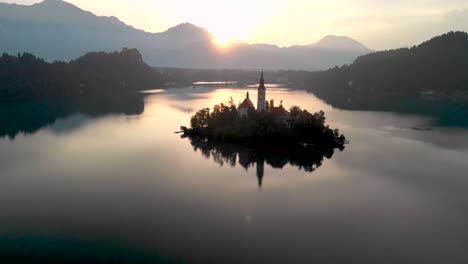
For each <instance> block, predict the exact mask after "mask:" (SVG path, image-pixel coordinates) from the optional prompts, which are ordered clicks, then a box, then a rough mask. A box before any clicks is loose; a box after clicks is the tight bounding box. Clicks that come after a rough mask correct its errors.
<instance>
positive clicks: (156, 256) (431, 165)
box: [0, 87, 468, 263]
mask: <svg viewBox="0 0 468 264" xmlns="http://www.w3.org/2000/svg"><path fill="white" fill-rule="evenodd" d="M249 89H251V99H252V101H256V93H255V92H252V90H253V88H249ZM247 91H248V90H247V89H227V88H222V87H220V88H219V89H213V88H206V87H198V88H186V89H169V90H166V91H158V92H157V93H154V94H146V95H145V97H144V98H141V101H143V102H144V107H143V109H142V104H141V101H140V100H135V102H134V104H135V107H132V106H131V105H126V106H125V109H127V110H125V111H123V110H122V111H117V109H118V107H115V108H112V109H103V110H102V109H101V111H100V110H99V109H96V108H93V107H91V109H93V111H81V113H80V111H67V112H66V113H65V114H62V113H63V111H61V112H60V115H58V114H57V115H56V116H54V114H53V113H55V112H54V111H52V112H49V113H52V114H48V115H46V116H47V118H41V117H40V116H38V117H37V118H35V119H34V118H33V121H34V122H39V125H36V126H34V127H33V128H30V129H25V128H22V127H23V126H22V124H15V126H13V128H14V130H12V129H10V130H8V124H7V127H6V128H4V129H5V130H6V131H9V132H10V133H9V134H13V135H14V139H13V137H11V136H10V137H8V136H7V135H9V134H7V133H4V132H2V133H3V134H2V135H1V136H2V137H1V138H0V211H1V212H2V217H1V218H0V258H1V256H5V257H8V256H10V257H13V256H21V255H22V256H32V257H35V258H36V259H47V260H48V261H60V260H72V261H76V260H79V259H82V260H84V261H86V260H99V259H103V260H111V261H112V260H122V259H123V260H133V261H135V262H152V263H154V262H171V261H180V262H184V263H185V262H189V263H241V262H246V263H314V262H317V263H351V262H352V263H443V262H445V263H463V262H464V261H468V255H467V254H466V237H467V236H468V232H467V231H466V219H467V217H468V210H467V209H468V203H467V201H468V199H467V198H468V197H467V194H466V190H465V189H466V188H465V186H466V184H468V178H467V177H466V175H467V173H466V172H467V171H468V165H467V163H466V161H467V160H468V143H467V142H466V137H467V136H468V129H466V128H464V127H461V126H450V127H443V126H440V124H441V122H438V121H437V120H435V119H434V118H431V117H428V116H420V115H417V114H411V115H407V114H398V113H390V112H370V111H345V110H339V109H336V108H334V107H333V106H331V105H328V104H327V103H325V102H324V101H322V100H320V99H318V98H317V97H315V96H314V95H313V94H310V93H306V92H304V91H295V90H291V89H287V88H282V87H276V88H270V89H268V92H267V98H268V99H272V98H274V99H275V102H276V103H279V102H280V100H283V102H284V105H285V107H290V106H292V105H299V106H301V107H303V108H305V109H308V110H309V111H310V112H315V111H319V110H324V111H325V114H326V117H327V123H328V124H329V125H330V126H331V127H336V128H339V129H340V131H341V132H343V133H344V134H345V135H346V137H347V139H349V141H350V144H349V145H346V149H345V150H344V151H342V152H341V151H335V152H334V154H333V155H332V157H331V158H327V157H325V158H324V159H323V162H322V164H321V166H319V167H318V168H317V169H316V170H314V171H313V172H308V171H305V170H303V169H299V168H298V167H297V166H294V165H291V164H286V165H285V166H284V167H282V168H273V167H272V166H270V165H268V164H265V167H264V176H263V184H262V188H261V190H260V189H259V186H258V179H257V170H256V168H255V166H256V164H255V163H254V164H251V165H249V166H247V167H248V169H246V168H245V167H244V166H241V164H239V162H240V160H239V157H236V163H235V164H234V166H232V165H231V163H228V162H224V163H223V162H219V161H220V160H221V161H222V159H219V157H218V159H217V157H213V156H210V157H206V156H204V155H203V154H202V152H201V151H200V150H198V151H194V146H193V145H192V144H191V143H190V142H189V140H188V139H181V138H180V135H179V134H175V133H174V132H175V131H178V130H179V127H180V126H181V125H185V126H188V125H189V120H190V116H191V115H193V114H194V112H195V111H196V110H198V109H200V108H203V107H207V106H208V107H212V106H213V105H214V104H216V103H219V102H222V101H228V100H229V98H230V96H232V97H233V99H234V100H235V101H236V102H238V101H241V100H243V99H244V97H245V94H246V92H247ZM129 104H131V103H129ZM11 111H13V112H14V111H15V109H14V106H12V110H11ZM18 111H19V110H18ZM91 113H92V114H91ZM51 115H52V116H51ZM32 116H34V115H32ZM54 117H55V118H54ZM41 120H45V121H44V122H43V123H42V125H41ZM33 121H30V122H33ZM30 122H29V123H30ZM26 123H28V122H26ZM429 129H431V130H429ZM2 131H4V130H2ZM21 131H26V132H27V133H26V134H24V133H22V132H21ZM383 260H385V261H383Z"/></svg>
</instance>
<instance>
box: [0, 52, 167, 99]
mask: <svg viewBox="0 0 468 264" xmlns="http://www.w3.org/2000/svg"><path fill="white" fill-rule="evenodd" d="M161 80H162V78H161V75H160V73H159V72H158V71H156V70H155V69H153V68H152V67H150V66H148V65H147V64H146V63H144V62H143V58H142V56H141V54H140V53H139V52H138V50H135V49H123V50H122V51H121V52H114V53H104V52H93V53H88V54H86V55H84V56H82V57H80V58H78V59H77V60H73V61H71V62H69V63H66V62H59V61H56V62H53V63H48V62H45V61H44V60H42V59H38V58H36V57H35V56H34V55H31V54H28V53H24V54H18V55H17V56H10V55H8V54H3V56H2V57H0V100H6V99H7V100H11V99H24V98H29V99H31V98H34V99H44V98H61V99H63V98H70V99H76V98H77V97H83V96H86V97H90V96H99V97H103V96H108V95H109V94H122V93H124V94H126V93H135V92H137V91H140V90H143V89H154V88H157V87H159V86H160V85H161V82H162V81H161Z"/></svg>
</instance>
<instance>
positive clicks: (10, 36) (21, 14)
mask: <svg viewBox="0 0 468 264" xmlns="http://www.w3.org/2000/svg"><path fill="white" fill-rule="evenodd" d="M0 28H1V30H0V52H6V53H10V54H16V53H18V52H21V53H22V52H28V53H32V54H35V55H37V56H39V57H42V58H44V59H46V60H47V61H53V60H65V61H68V60H71V59H74V58H77V57H78V56H80V55H82V54H84V53H86V52H91V51H106V52H112V51H116V50H120V49H121V48H122V47H132V48H137V49H138V50H140V51H141V53H142V54H143V57H144V59H145V61H146V62H148V63H149V64H150V65H152V66H159V67H186V68H235V69H240V68H244V69H245V68H251V69H258V68H260V67H262V66H263V67H265V68H266V69H305V70H320V69H327V68H329V67H333V66H335V65H343V64H345V63H351V62H352V61H353V60H354V59H355V58H356V57H358V56H359V55H363V54H366V53H368V52H370V50H368V49H367V48H365V47H364V46H362V45H361V44H359V43H357V42H356V41H354V40H351V39H348V38H345V37H326V38H325V39H324V40H322V41H319V42H318V43H316V44H312V45H307V46H292V47H288V48H280V47H277V46H274V45H266V44H254V45H249V44H246V43H236V44H235V45H233V46H232V47H231V48H230V49H229V52H226V50H223V49H221V48H219V47H218V46H217V45H215V44H213V42H212V39H213V37H212V35H211V33H210V32H208V31H207V30H206V29H203V28H200V27H197V26H195V25H192V24H189V23H184V24H180V25H178V26H175V27H173V28H170V29H168V30H167V31H165V32H161V33H149V32H145V31H143V30H139V29H135V28H133V27H131V26H129V25H126V24H125V23H123V22H122V21H120V20H119V19H117V18H116V17H101V16H96V15H94V14H92V13H90V12H87V11H84V10H81V9H80V8H78V7H76V6H74V5H72V4H69V3H67V2H64V1H61V0H45V1H43V2H41V3H38V4H34V5H31V6H23V5H15V4H5V3H0ZM252 58H255V60H252Z"/></svg>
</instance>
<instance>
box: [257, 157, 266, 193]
mask: <svg viewBox="0 0 468 264" xmlns="http://www.w3.org/2000/svg"><path fill="white" fill-rule="evenodd" d="M264 175H265V158H263V157H258V158H257V178H258V188H259V189H260V190H262V184H263V176H264Z"/></svg>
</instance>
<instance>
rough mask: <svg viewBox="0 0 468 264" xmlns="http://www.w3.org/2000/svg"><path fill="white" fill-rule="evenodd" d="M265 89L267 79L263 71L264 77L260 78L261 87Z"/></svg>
mask: <svg viewBox="0 0 468 264" xmlns="http://www.w3.org/2000/svg"><path fill="white" fill-rule="evenodd" d="M259 88H263V89H265V79H264V78H263V69H262V75H261V76H260V87H259Z"/></svg>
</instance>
